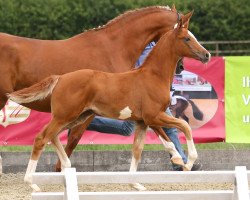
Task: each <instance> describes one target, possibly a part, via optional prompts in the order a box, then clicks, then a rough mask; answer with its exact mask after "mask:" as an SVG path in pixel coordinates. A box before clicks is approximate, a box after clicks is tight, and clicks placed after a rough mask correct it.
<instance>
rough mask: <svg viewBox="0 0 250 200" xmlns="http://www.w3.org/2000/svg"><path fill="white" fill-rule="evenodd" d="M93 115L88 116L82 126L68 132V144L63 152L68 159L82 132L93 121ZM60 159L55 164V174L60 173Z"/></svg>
mask: <svg viewBox="0 0 250 200" xmlns="http://www.w3.org/2000/svg"><path fill="white" fill-rule="evenodd" d="M94 117H95V115H92V116H90V117H89V118H88V119H86V121H85V122H84V124H80V125H77V126H75V127H73V128H72V129H71V131H70V134H69V136H68V142H67V145H66V147H65V152H66V154H67V156H68V157H70V156H71V154H72V152H73V150H74V149H75V148H76V146H77V144H78V143H79V141H80V139H81V137H82V135H83V133H84V131H85V130H86V129H87V127H88V125H89V124H90V122H91V121H92V120H93V119H94ZM60 160H61V159H59V160H58V161H57V163H56V166H55V169H56V171H57V172H60V171H61V161H60Z"/></svg>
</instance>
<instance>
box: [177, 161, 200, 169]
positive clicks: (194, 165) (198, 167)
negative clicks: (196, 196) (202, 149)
mask: <svg viewBox="0 0 250 200" xmlns="http://www.w3.org/2000/svg"><path fill="white" fill-rule="evenodd" d="M200 170H202V164H201V163H200V162H196V163H194V164H193V167H192V168H191V171H200ZM173 171H183V169H182V167H180V166H177V165H176V166H174V165H173Z"/></svg>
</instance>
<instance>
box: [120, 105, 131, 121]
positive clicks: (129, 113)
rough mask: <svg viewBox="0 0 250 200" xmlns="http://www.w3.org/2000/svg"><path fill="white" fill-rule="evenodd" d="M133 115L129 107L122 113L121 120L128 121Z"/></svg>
mask: <svg viewBox="0 0 250 200" xmlns="http://www.w3.org/2000/svg"><path fill="white" fill-rule="evenodd" d="M131 114H132V111H131V110H130V108H129V107H128V106H127V107H125V108H124V109H123V110H121V111H120V116H119V119H127V118H129V117H131Z"/></svg>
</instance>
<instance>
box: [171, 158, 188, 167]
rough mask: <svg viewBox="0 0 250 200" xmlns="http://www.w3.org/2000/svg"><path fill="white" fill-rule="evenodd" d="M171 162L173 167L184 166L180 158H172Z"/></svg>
mask: <svg viewBox="0 0 250 200" xmlns="http://www.w3.org/2000/svg"><path fill="white" fill-rule="evenodd" d="M171 162H172V163H173V164H175V165H180V166H184V165H185V164H184V162H183V160H182V158H174V157H172V158H171Z"/></svg>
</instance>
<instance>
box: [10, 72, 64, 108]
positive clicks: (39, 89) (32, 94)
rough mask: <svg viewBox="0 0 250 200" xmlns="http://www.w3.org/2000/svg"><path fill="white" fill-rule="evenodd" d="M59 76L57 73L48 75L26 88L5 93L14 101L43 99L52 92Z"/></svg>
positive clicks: (24, 101)
mask: <svg viewBox="0 0 250 200" xmlns="http://www.w3.org/2000/svg"><path fill="white" fill-rule="evenodd" d="M59 77H60V76H57V75H54V76H50V77H48V78H45V79H44V80H42V81H41V82H39V83H36V84H34V85H32V86H30V87H28V88H24V89H22V90H18V91H15V92H12V93H10V94H7V96H8V98H10V99H11V100H12V101H14V102H16V103H29V102H33V101H37V100H42V99H45V98H46V97H47V96H48V95H50V94H51V93H52V91H53V89H54V87H55V86H56V84H57V81H58V79H59Z"/></svg>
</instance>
